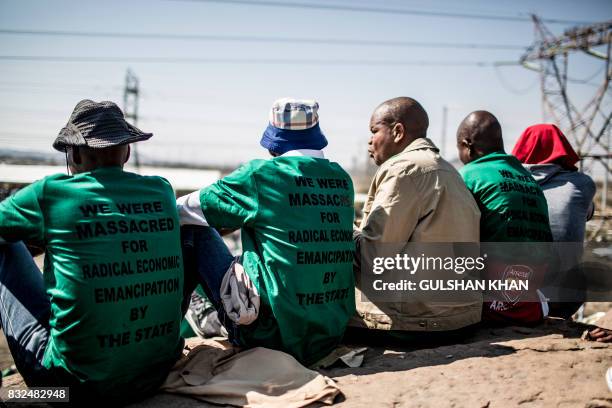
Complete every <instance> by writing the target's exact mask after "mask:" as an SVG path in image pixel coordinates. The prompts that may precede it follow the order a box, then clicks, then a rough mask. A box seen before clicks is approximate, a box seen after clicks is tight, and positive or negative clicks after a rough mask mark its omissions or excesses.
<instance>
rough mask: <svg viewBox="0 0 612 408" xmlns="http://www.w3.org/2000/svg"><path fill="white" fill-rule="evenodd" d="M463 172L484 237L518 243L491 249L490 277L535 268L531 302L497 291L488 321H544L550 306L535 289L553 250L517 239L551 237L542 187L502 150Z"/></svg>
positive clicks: (531, 276)
mask: <svg viewBox="0 0 612 408" xmlns="http://www.w3.org/2000/svg"><path fill="white" fill-rule="evenodd" d="M461 174H462V176H463V178H464V180H465V183H466V185H467V186H468V188H469V189H470V191H472V194H474V197H475V198H476V201H477V202H478V205H479V206H480V209H481V212H482V218H481V222H480V226H481V227H480V237H481V241H482V242H506V243H515V244H506V245H490V246H487V247H486V251H487V253H488V254H489V255H490V256H491V255H494V258H493V257H490V258H489V268H488V272H487V273H488V276H489V278H490V279H503V280H506V279H507V277H506V276H505V274H506V270H508V267H509V266H510V265H521V264H524V265H530V266H529V270H530V271H532V272H530V273H529V275H528V278H527V279H529V281H530V282H531V286H530V288H532V289H531V292H530V293H531V295H530V299H528V301H520V300H521V299H520V298H514V297H512V296H508V295H507V293H506V292H503V291H500V292H495V293H494V297H495V300H494V301H492V302H487V303H486V304H485V305H484V312H483V319H485V320H493V321H503V322H508V321H511V322H518V323H534V322H538V321H540V320H541V319H542V317H543V316H544V314H545V309H546V306H541V305H540V302H538V301H537V299H538V297H537V295H536V289H537V288H538V287H541V281H542V279H543V276H544V274H545V268H546V267H542V266H541V265H545V264H546V263H547V262H549V261H550V255H549V248H548V246H546V245H542V246H529V248H526V247H525V246H524V245H517V244H516V243H520V242H522V243H529V242H550V241H552V236H551V232H550V226H549V222H548V209H547V205H546V198H545V197H544V194H543V193H542V189H541V188H540V186H539V185H538V184H537V183H536V181H535V180H534V179H533V177H532V176H531V174H530V173H529V171H527V170H526V169H525V168H524V167H523V166H522V165H521V163H520V162H519V161H518V160H517V159H516V157H514V156H511V155H508V154H506V153H504V152H503V151H499V152H494V153H490V154H488V155H485V156H483V157H481V158H479V159H476V160H474V161H472V162H470V163H468V164H466V165H465V167H463V168H462V169H461ZM527 251H528V253H527ZM493 259H496V260H497V261H499V262H494V261H493ZM494 265H495V266H494Z"/></svg>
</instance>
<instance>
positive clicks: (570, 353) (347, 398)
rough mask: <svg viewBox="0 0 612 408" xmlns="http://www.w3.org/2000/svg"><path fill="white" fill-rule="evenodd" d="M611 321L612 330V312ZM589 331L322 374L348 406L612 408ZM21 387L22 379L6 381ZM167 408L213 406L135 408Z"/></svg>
mask: <svg viewBox="0 0 612 408" xmlns="http://www.w3.org/2000/svg"><path fill="white" fill-rule="evenodd" d="M594 310H597V309H594ZM606 319H607V320H606V321H607V323H606V325H608V326H610V328H612V312H611V313H609V314H608V316H607V317H606ZM602 323H603V321H602ZM586 328H587V326H585V325H582V324H578V323H574V322H566V321H563V320H559V319H548V320H547V321H546V322H545V323H544V324H542V325H539V326H537V327H534V328H524V327H504V328H481V329H480V330H478V331H477V332H476V333H474V334H473V335H472V336H471V337H469V338H466V339H465V340H464V341H463V342H462V343H461V344H452V345H445V346H438V347H436V346H435V345H434V344H432V345H430V346H426V347H423V348H414V347H412V348H411V347H401V346H399V347H397V346H396V347H386V348H383V347H373V346H370V347H368V351H367V352H366V356H365V361H364V364H363V365H362V367H359V368H356V369H351V368H346V367H342V366H336V367H332V368H331V369H327V370H321V372H322V373H323V374H324V375H327V376H329V377H331V378H333V379H334V380H336V381H337V382H338V384H339V386H340V388H341V389H342V392H343V394H344V395H343V396H342V397H340V398H339V399H337V401H336V405H335V406H338V407H343V408H344V407H346V408H357V407H364V408H365V407H367V408H375V407H518V406H520V407H612V392H610V391H609V390H608V388H607V385H606V382H605V379H604V375H605V372H606V370H607V369H608V367H612V344H603V343H596V342H590V341H585V340H581V339H580V335H581V334H582V333H583V331H584V330H585V329H586ZM17 384H22V383H21V379H20V377H19V376H18V375H14V376H11V377H8V378H5V379H4V386H13V385H17ZM165 406H173V407H213V405H207V404H203V403H201V402H198V401H195V400H192V399H189V398H185V397H177V396H172V395H167V394H160V395H157V396H155V397H153V398H151V399H149V400H146V401H143V402H141V403H138V404H134V405H132V406H131V407H132V408H143V407H165Z"/></svg>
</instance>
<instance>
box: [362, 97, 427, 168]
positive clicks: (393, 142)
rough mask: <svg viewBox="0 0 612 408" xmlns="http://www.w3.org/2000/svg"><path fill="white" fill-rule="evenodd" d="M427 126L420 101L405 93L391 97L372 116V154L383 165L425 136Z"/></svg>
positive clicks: (378, 163) (370, 145)
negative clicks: (397, 96)
mask: <svg viewBox="0 0 612 408" xmlns="http://www.w3.org/2000/svg"><path fill="white" fill-rule="evenodd" d="M428 127H429V118H428V116H427V112H425V109H423V107H422V106H421V104H420V103H418V102H417V101H415V100H414V99H412V98H408V97H405V96H402V97H399V98H393V99H389V100H388V101H385V102H383V103H381V104H380V105H378V107H377V108H376V109H375V110H374V113H373V114H372V117H371V118H370V131H371V132H372V137H371V138H370V141H369V143H368V144H369V148H368V151H369V153H370V156H371V157H372V158H373V159H374V162H375V163H376V164H377V165H381V164H382V163H384V162H385V161H387V159H388V158H389V157H391V156H393V155H396V154H398V153H400V152H401V151H403V150H404V149H405V148H406V147H407V146H408V145H409V144H410V143H412V142H413V141H414V140H415V139H418V138H422V137H426V136H427V128H428Z"/></svg>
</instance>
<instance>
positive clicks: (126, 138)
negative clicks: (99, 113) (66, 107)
mask: <svg viewBox="0 0 612 408" xmlns="http://www.w3.org/2000/svg"><path fill="white" fill-rule="evenodd" d="M125 124H126V125H127V129H125V128H123V129H115V130H110V132H112V133H115V135H114V136H110V137H109V136H108V135H105V137H104V138H103V139H102V138H97V137H95V136H94V137H88V138H84V137H83V136H82V135H81V132H80V131H79V129H78V128H77V127H76V126H72V125H68V126H66V127H64V128H63V129H62V130H60V133H59V135H58V136H57V137H56V138H55V141H54V142H53V148H54V149H55V150H58V151H60V152H64V151H65V150H66V147H68V146H87V147H90V148H92V149H104V148H106V147H113V146H121V145H125V144H129V143H135V142H140V141H143V140H148V139H150V138H151V137H152V136H153V133H146V132H143V131H142V130H140V129H138V128H137V127H136V126H133V125H131V124H130V123H128V122H125ZM126 130H127V132H126Z"/></svg>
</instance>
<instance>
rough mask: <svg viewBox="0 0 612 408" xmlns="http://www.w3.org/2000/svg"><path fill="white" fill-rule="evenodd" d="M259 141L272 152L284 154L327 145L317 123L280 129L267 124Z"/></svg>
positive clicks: (318, 148)
mask: <svg viewBox="0 0 612 408" xmlns="http://www.w3.org/2000/svg"><path fill="white" fill-rule="evenodd" d="M259 143H260V144H261V146H262V147H264V148H266V149H268V150H270V151H272V152H274V153H277V154H284V153H286V152H288V151H290V150H299V149H312V150H321V149H323V148H324V147H325V146H327V138H326V137H325V135H324V134H323V132H322V131H321V128H320V127H319V124H318V123H317V124H316V125H315V126H313V127H311V128H309V129H303V130H287V129H280V128H277V127H275V126H273V125H272V124H269V125H268V127H267V128H266V130H265V131H264V133H263V135H262V137H261V140H260V142H259Z"/></svg>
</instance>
